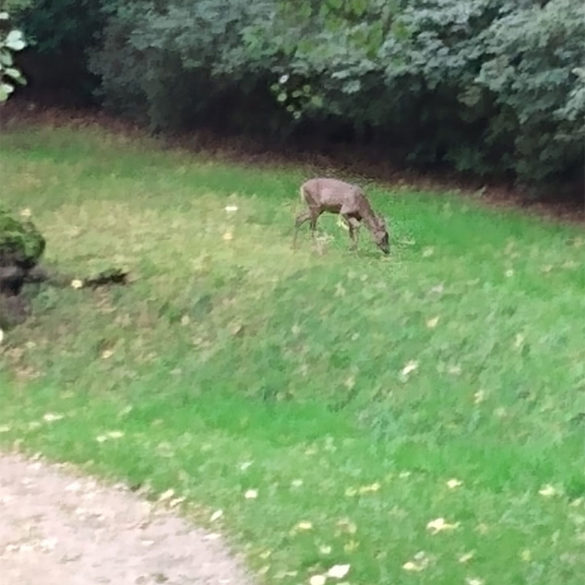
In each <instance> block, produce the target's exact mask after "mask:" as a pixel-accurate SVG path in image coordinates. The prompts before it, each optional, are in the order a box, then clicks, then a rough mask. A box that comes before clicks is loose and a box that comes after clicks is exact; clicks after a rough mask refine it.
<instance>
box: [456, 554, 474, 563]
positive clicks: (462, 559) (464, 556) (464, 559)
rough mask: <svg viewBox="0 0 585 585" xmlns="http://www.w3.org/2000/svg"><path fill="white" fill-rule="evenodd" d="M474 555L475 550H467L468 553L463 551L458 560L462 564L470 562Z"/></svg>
mask: <svg viewBox="0 0 585 585" xmlns="http://www.w3.org/2000/svg"><path fill="white" fill-rule="evenodd" d="M474 556H475V553H474V552H467V553H463V554H462V555H459V558H458V559H457V560H458V561H459V562H460V563H461V564H464V563H467V562H469V561H470V560H471V559H472V558H473V557H474Z"/></svg>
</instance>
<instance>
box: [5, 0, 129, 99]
mask: <svg viewBox="0 0 585 585" xmlns="http://www.w3.org/2000/svg"><path fill="white" fill-rule="evenodd" d="M117 1H118V0H25V1H20V0H19V1H17V2H16V3H15V6H14V8H13V15H14V18H15V22H17V24H18V25H19V26H20V27H21V28H22V29H23V30H24V31H25V32H26V35H27V39H28V40H29V41H30V45H31V49H32V50H31V51H29V54H28V55H27V58H28V69H30V71H31V75H30V78H31V81H32V84H31V85H32V89H34V90H36V91H38V92H41V91H54V90H65V91H66V92H68V93H70V94H71V96H72V97H75V98H79V99H82V100H87V99H89V98H90V97H91V95H92V92H93V91H94V90H95V88H96V83H97V80H96V79H95V78H94V77H93V76H92V75H91V74H90V73H89V71H88V67H87V61H88V51H89V50H90V49H92V48H93V47H95V46H96V45H97V44H98V43H99V42H100V38H101V33H102V30H103V27H104V24H105V21H106V17H107V14H108V9H109V7H110V6H111V5H112V4H114V3H117Z"/></svg>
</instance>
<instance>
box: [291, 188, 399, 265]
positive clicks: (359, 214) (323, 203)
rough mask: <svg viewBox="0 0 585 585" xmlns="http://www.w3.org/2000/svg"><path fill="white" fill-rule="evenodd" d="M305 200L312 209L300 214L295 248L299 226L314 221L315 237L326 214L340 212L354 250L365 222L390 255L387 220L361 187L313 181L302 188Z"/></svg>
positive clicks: (296, 221)
mask: <svg viewBox="0 0 585 585" xmlns="http://www.w3.org/2000/svg"><path fill="white" fill-rule="evenodd" d="M300 193H301V201H303V202H304V203H306V204H307V206H308V207H309V209H307V210H306V211H303V212H302V213H300V214H299V215H298V216H297V218H296V220H295V235H294V241H293V247H295V248H296V244H297V234H298V231H299V227H300V226H301V225H302V224H303V223H305V222H306V221H310V222H311V235H312V236H313V238H314V237H315V228H316V227H317V220H318V219H319V216H320V215H321V214H322V213H323V212H324V211H328V212H329V213H338V214H339V215H341V217H343V219H344V220H345V222H346V223H347V227H348V229H349V237H350V238H351V241H352V243H353V248H354V249H357V245H358V240H359V227H360V224H361V222H363V223H364V224H365V225H366V227H367V228H368V229H369V230H370V232H371V233H372V237H373V238H374V242H376V245H377V246H378V248H380V250H382V251H383V252H384V254H388V253H389V252H390V245H389V243H388V231H387V229H386V223H385V222H384V219H383V218H382V217H380V216H379V215H376V214H375V213H374V212H373V210H372V208H371V206H370V202H369V201H368V199H367V198H366V196H365V194H364V192H363V191H362V190H361V189H360V187H358V186H357V185H351V184H349V183H345V182H343V181H338V180H337V179H323V178H319V179H309V180H308V181H307V182H306V183H303V184H302V185H301V192H300Z"/></svg>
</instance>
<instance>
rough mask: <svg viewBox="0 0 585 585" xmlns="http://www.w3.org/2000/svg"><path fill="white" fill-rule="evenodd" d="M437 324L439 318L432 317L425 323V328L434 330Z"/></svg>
mask: <svg viewBox="0 0 585 585" xmlns="http://www.w3.org/2000/svg"><path fill="white" fill-rule="evenodd" d="M438 324H439V317H433V318H432V319H429V320H428V321H427V327H428V328H429V329H434V328H435V327H436V326H437V325H438Z"/></svg>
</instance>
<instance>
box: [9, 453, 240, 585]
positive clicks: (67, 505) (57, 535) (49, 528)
mask: <svg viewBox="0 0 585 585" xmlns="http://www.w3.org/2000/svg"><path fill="white" fill-rule="evenodd" d="M63 467H64V466H59V465H49V464H47V463H44V462H39V461H35V462H31V461H27V460H25V459H23V458H21V457H19V456H15V455H2V454H0V582H1V583H2V585H101V584H111V585H153V584H166V585H250V583H251V581H250V580H249V578H248V577H247V576H246V574H245V572H244V570H243V568H242V566H241V564H240V563H239V562H238V561H237V560H236V559H234V558H232V557H230V556H229V554H228V553H227V551H226V549H225V546H224V545H222V544H221V540H220V539H218V538H216V535H213V534H209V533H206V532H205V531H203V530H201V529H198V528H194V527H193V526H190V525H189V524H188V523H187V522H186V521H185V520H184V519H181V518H179V517H177V516H173V515H172V514H170V513H169V512H166V511H163V510H160V509H157V508H156V507H155V506H154V505H153V504H151V503H149V502H146V501H144V500H140V499H139V498H138V497H136V496H135V495H134V494H132V493H131V492H129V491H128V490H126V489H124V488H123V487H114V488H112V487H105V486H102V485H100V484H99V483H98V482H97V481H95V480H94V479H89V478H84V477H82V476H79V475H76V474H74V473H72V472H71V471H66V470H65V469H63Z"/></svg>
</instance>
